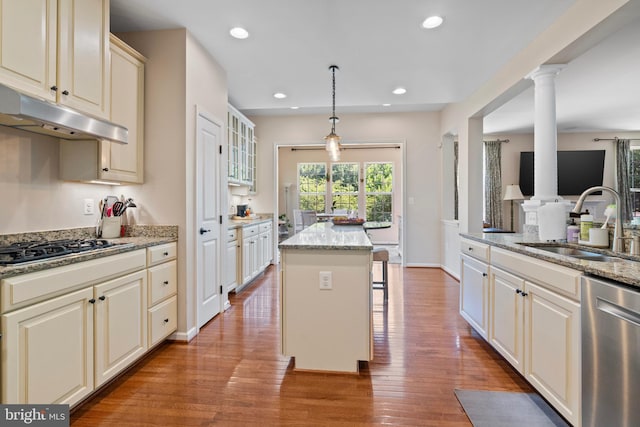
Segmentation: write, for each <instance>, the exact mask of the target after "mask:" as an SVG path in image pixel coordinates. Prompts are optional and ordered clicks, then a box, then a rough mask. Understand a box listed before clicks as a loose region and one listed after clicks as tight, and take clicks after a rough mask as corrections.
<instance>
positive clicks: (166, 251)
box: [147, 242, 178, 267]
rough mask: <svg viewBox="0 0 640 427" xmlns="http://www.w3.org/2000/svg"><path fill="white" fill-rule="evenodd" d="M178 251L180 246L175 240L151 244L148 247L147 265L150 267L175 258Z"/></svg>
mask: <svg viewBox="0 0 640 427" xmlns="http://www.w3.org/2000/svg"><path fill="white" fill-rule="evenodd" d="M177 253H178V248H177V245H176V244H175V242H173V243H166V244H164V245H158V246H151V247H149V248H147V266H149V267H150V266H152V265H156V264H159V263H161V262H165V261H169V260H170V259H174V258H175V257H176V254H177Z"/></svg>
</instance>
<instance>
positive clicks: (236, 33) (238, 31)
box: [229, 27, 249, 39]
mask: <svg viewBox="0 0 640 427" xmlns="http://www.w3.org/2000/svg"><path fill="white" fill-rule="evenodd" d="M229 34H231V36H232V37H235V38H237V39H246V38H247V37H249V32H248V31H247V30H245V29H244V28H242V27H234V28H232V29H231V30H229Z"/></svg>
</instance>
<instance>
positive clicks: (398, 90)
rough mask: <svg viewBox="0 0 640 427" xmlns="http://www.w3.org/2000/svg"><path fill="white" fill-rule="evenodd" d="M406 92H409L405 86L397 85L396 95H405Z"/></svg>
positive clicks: (394, 92) (394, 91)
mask: <svg viewBox="0 0 640 427" xmlns="http://www.w3.org/2000/svg"><path fill="white" fill-rule="evenodd" d="M405 93H407V90H406V89H405V88H403V87H397V88H395V89H394V90H393V94H394V95H404V94H405Z"/></svg>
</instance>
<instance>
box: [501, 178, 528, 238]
mask: <svg viewBox="0 0 640 427" xmlns="http://www.w3.org/2000/svg"><path fill="white" fill-rule="evenodd" d="M523 199H524V196H523V195H522V191H520V186H519V185H518V184H509V185H507V189H506V190H505V192H504V199H503V200H510V201H511V231H515V230H514V229H513V201H514V200H523Z"/></svg>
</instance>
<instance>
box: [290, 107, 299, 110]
mask: <svg viewBox="0 0 640 427" xmlns="http://www.w3.org/2000/svg"><path fill="white" fill-rule="evenodd" d="M289 108H291V109H292V110H297V109H298V108H300V107H289Z"/></svg>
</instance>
